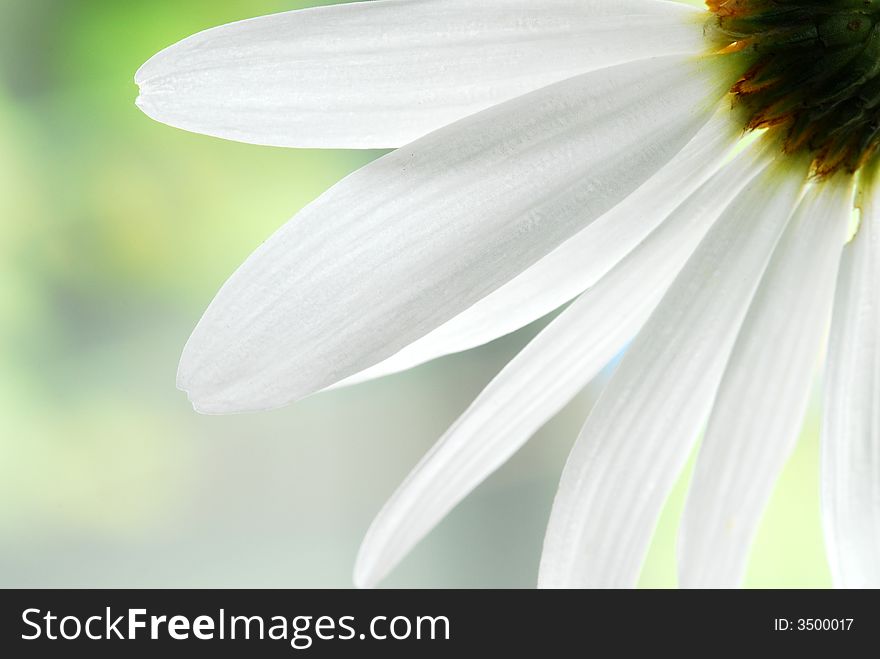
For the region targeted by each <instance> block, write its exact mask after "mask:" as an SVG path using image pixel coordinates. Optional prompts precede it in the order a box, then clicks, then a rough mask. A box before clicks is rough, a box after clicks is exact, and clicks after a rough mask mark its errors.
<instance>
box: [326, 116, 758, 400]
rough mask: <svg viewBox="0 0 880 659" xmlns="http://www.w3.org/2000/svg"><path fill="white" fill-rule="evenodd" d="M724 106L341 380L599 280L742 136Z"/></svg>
mask: <svg viewBox="0 0 880 659" xmlns="http://www.w3.org/2000/svg"><path fill="white" fill-rule="evenodd" d="M741 132H742V128H741V125H740V124H737V123H736V122H734V121H731V117H730V109H729V108H727V107H722V108H721V109H720V110H719V111H718V112H717V113H716V114H715V116H714V117H712V119H711V120H710V121H709V122H708V123H707V124H706V125H705V126H703V128H702V129H700V132H699V133H697V135H695V136H694V138H693V139H692V140H691V141H690V142H689V143H688V145H687V146H686V147H685V148H684V149H682V150H681V152H680V153H679V154H678V155H676V156H675V158H673V159H672V160H671V161H670V162H669V163H668V164H667V165H666V166H665V167H663V168H662V169H661V170H660V171H659V172H657V173H656V174H655V175H654V176H652V177H651V178H650V179H648V180H647V181H646V182H645V183H644V184H643V185H642V186H641V187H640V188H639V189H638V190H636V191H635V192H633V193H632V194H631V195H629V196H628V197H627V198H626V199H624V200H623V201H622V202H621V203H619V204H617V205H616V206H615V207H614V208H612V209H611V210H609V211H608V212H607V213H605V214H604V215H603V216H602V217H601V218H598V219H596V220H595V221H593V222H591V223H590V224H589V225H588V226H587V227H585V228H584V229H582V230H581V231H580V232H578V233H577V234H576V235H575V236H574V237H572V238H571V239H569V240H567V241H565V242H564V243H563V244H562V245H560V246H559V247H557V248H556V249H555V250H553V251H552V252H551V253H550V254H548V255H547V256H545V257H544V258H542V259H541V260H540V261H538V262H537V263H535V265H533V266H532V267H530V268H528V269H527V270H526V271H525V272H522V273H520V274H519V275H517V276H516V277H514V278H513V279H511V280H510V281H509V282H507V283H506V284H504V285H503V286H501V288H498V289H497V290H495V291H493V292H492V293H490V294H489V295H487V296H486V297H484V298H483V299H481V300H479V301H478V302H477V303H476V304H474V305H473V306H471V307H470V308H468V309H467V310H465V311H464V312H463V313H461V314H459V315H458V316H455V317H454V318H453V319H452V320H450V321H449V322H447V323H444V324H443V325H441V326H440V327H438V328H437V329H435V330H434V331H432V332H430V333H428V334H426V335H425V336H423V337H422V338H421V339H419V340H418V341H415V342H414V343H411V344H410V345H408V346H406V347H405V348H404V349H403V350H401V351H400V352H398V353H396V354H395V355H393V356H392V357H390V358H389V359H386V360H385V361H383V362H380V363H378V364H376V365H375V366H371V367H370V368H368V369H366V370H365V371H362V372H361V373H357V374H355V375H353V376H352V377H350V378H347V379H346V380H344V381H342V382H340V383H337V385H335V386H346V385H351V384H357V383H359V382H364V381H366V380H371V379H374V378H380V377H383V376H385V375H389V374H391V373H397V372H400V371H405V370H406V369H409V368H412V367H414V366H418V365H419V364H423V363H425V362H427V361H430V360H432V359H436V358H437V357H442V356H444V355H449V354H452V353H454V352H460V351H462V350H468V349H470V348H474V347H476V346H479V345H483V344H484V343H488V342H489V341H493V340H494V339H497V338H498V337H500V336H503V335H505V334H508V333H510V332H513V331H516V330H518V329H519V328H521V327H524V326H525V325H528V324H529V323H530V322H532V321H533V320H537V319H538V318H541V317H542V316H544V315H546V314H548V313H550V312H551V311H553V310H554V309H556V308H558V307H560V306H562V305H563V304H565V303H566V302H568V301H570V300H571V299H573V298H574V297H576V296H577V295H578V294H580V293H581V292H583V291H585V290H586V289H587V288H589V287H590V286H592V285H593V284H595V283H596V282H597V281H598V280H599V279H600V278H601V277H602V276H603V275H604V274H605V273H607V272H608V270H609V269H610V268H611V267H613V266H614V265H615V264H616V263H618V262H619V261H620V259H622V258H623V257H624V256H625V255H626V254H627V252H629V251H630V250H631V249H632V248H633V247H635V246H636V245H637V244H638V243H639V241H641V240H643V239H644V237H645V236H647V235H648V234H649V233H650V232H651V231H652V230H653V229H655V228H656V227H657V225H658V224H659V223H660V222H661V221H662V220H663V218H665V217H666V216H667V215H669V213H670V212H671V211H672V210H673V209H674V208H675V207H676V206H678V205H679V204H680V203H681V202H682V201H684V200H685V199H686V198H687V197H688V195H689V194H691V193H692V192H693V191H694V190H696V189H697V188H698V187H699V186H700V185H701V184H702V183H703V182H704V181H705V180H706V179H708V178H709V177H710V176H711V175H712V174H713V173H714V172H715V171H717V169H718V167H719V164H720V163H721V161H722V160H723V159H724V157H725V156H726V155H727V154H728V152H729V150H730V148H731V147H732V146H733V145H734V144H735V143H736V141H737V139H738V138H739V137H740V135H741Z"/></svg>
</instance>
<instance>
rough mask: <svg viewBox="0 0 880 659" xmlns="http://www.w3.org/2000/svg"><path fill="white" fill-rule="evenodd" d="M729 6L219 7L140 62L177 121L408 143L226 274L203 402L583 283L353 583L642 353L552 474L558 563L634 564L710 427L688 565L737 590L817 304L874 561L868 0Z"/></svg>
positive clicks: (840, 434)
mask: <svg viewBox="0 0 880 659" xmlns="http://www.w3.org/2000/svg"><path fill="white" fill-rule="evenodd" d="M708 4H709V7H708V9H706V10H699V9H696V8H693V7H688V6H685V5H682V4H678V3H674V2H665V1H662V0H481V1H480V2H474V0H376V1H374V2H359V3H353V4H346V5H340V6H331V7H322V8H315V9H307V10H302V11H294V12H288V13H283V14H277V15H272V16H265V17H261V18H255V19H252V20H247V21H242V22H239V23H233V24H231V25H226V26H222V27H218V28H215V29H212V30H208V31H206V32H202V33H200V34H197V35H195V36H192V37H190V38H188V39H185V40H183V41H181V42H180V43H178V44H176V45H174V46H171V47H170V48H167V49H166V50H163V51H162V52H160V53H159V54H157V55H156V56H155V57H153V58H152V59H151V60H150V61H148V62H147V63H146V64H145V65H144V66H143V67H142V68H141V69H140V71H138V73H137V83H138V85H139V86H140V88H141V93H140V97H139V99H138V104H139V106H140V107H141V108H142V109H143V110H144V112H146V113H147V114H148V115H150V116H151V117H154V118H156V119H158V120H159V121H162V122H165V123H167V124H170V125H172V126H177V127H180V128H184V129H187V130H191V131H196V132H200V133H205V134H208V135H215V136H218V137H223V138H228V139H234V140H241V141H245V142H252V143H255V144H269V145H276V146H287V147H334V148H339V147H341V148H376V147H399V148H397V150H395V151H392V152H391V153H389V154H388V155H386V156H384V157H382V158H379V159H378V160H376V161H375V162H373V163H371V164H370V165H368V166H366V167H364V168H363V169H361V170H360V171H358V172H355V173H354V174H352V175H351V176H349V177H347V178H345V179H344V180H342V181H340V182H339V183H338V184H337V185H335V186H334V187H333V188H331V189H330V190H328V191H327V192H326V193H325V194H323V195H322V196H321V197H319V198H318V199H316V200H315V201H314V202H312V203H311V204H310V205H309V206H307V207H306V208H305V209H304V210H302V211H301V212H300V213H299V214H297V215H296V216H295V217H294V218H293V219H292V220H291V221H290V222H289V223H288V224H286V225H285V226H283V227H282V228H281V229H280V230H279V231H278V232H277V233H275V234H274V235H273V236H272V237H270V238H269V239H268V240H267V241H266V242H265V243H264V244H263V245H262V246H261V247H260V248H259V249H258V250H257V251H256V252H254V254H253V255H252V256H251V257H250V258H249V259H248V260H247V261H246V262H245V263H244V265H242V266H241V267H240V268H239V269H238V271H236V272H235V273H234V274H233V275H232V277H231V278H230V279H229V281H228V282H227V283H226V284H225V285H224V286H223V288H222V289H221V290H220V292H219V293H218V294H217V296H216V298H215V299H214V301H213V302H212V303H211V305H210V306H209V307H208V309H207V311H206V312H205V314H204V317H203V318H202V320H201V321H200V322H199V324H198V326H197V327H196V329H195V331H194V332H193V334H192V336H191V338H190V340H189V342H188V343H187V345H186V348H185V349H184V353H183V357H182V360H181V364H180V371H179V386H180V387H181V388H182V389H184V390H186V391H187V393H188V394H189V397H190V399H191V400H192V402H193V405H194V406H195V408H196V409H197V410H199V411H201V412H205V413H211V414H215V413H216V414H219V413H231V412H242V411H251V410H262V409H269V408H274V407H278V406H281V405H286V404H288V403H291V402H293V401H295V400H297V399H300V398H302V397H304V396H307V395H309V394H312V393H314V392H317V391H320V390H323V389H326V388H328V387H333V386H339V385H342V384H351V383H354V382H358V381H363V380H366V379H369V378H374V377H379V376H381V375H385V374H388V373H392V372H397V371H401V370H404V369H407V368H410V367H412V366H415V365H417V364H420V363H423V362H425V361H427V360H430V359H434V358H437V357H440V356H442V355H446V354H449V353H452V352H456V351H460V350H464V349H467V348H471V347H473V346H477V345H480V344H483V343H486V342H488V341H490V340H492V339H494V338H496V337H498V336H501V335H503V334H506V333H508V332H511V331H513V330H515V329H517V328H519V327H522V326H523V325H525V324H527V323H529V322H530V321H532V320H535V319H536V318H539V317H541V316H543V315H545V314H547V313H548V312H550V311H552V310H554V309H556V308H558V307H560V306H561V305H563V304H565V303H566V302H569V301H572V300H574V301H573V302H572V303H571V305H570V306H568V307H567V308H566V309H565V310H564V311H562V312H561V313H560V314H559V315H558V316H557V318H556V319H555V320H554V321H553V322H552V323H551V324H550V325H549V326H548V327H547V328H546V329H545V330H544V331H543V332H542V333H541V334H540V335H539V336H538V337H537V338H535V339H534V341H533V342H532V343H531V344H530V345H529V346H527V347H526V348H525V350H523V351H522V352H521V353H520V354H519V355H518V356H517V357H516V358H514V359H513V361H511V363H510V364H509V365H508V366H507V367H506V368H505V369H504V370H503V371H502V372H501V373H500V374H499V375H498V376H497V377H496V378H495V380H494V381H493V382H492V383H491V384H489V386H488V387H487V388H486V389H485V391H483V393H482V394H481V395H480V396H479V398H478V399H477V400H476V401H475V402H474V403H473V405H472V406H471V407H470V408H469V409H468V410H467V411H466V412H465V413H464V414H463V415H462V417H461V418H460V419H458V421H456V423H455V424H454V425H453V426H452V427H451V428H450V429H449V430H448V432H447V433H446V434H445V435H444V436H443V437H442V438H441V439H440V441H439V442H438V443H437V445H436V446H435V447H434V448H433V449H432V450H431V451H430V452H429V453H428V454H427V455H426V456H425V457H424V458H423V459H422V461H421V462H420V463H419V464H418V465H417V466H416V467H415V469H414V470H413V472H412V473H411V474H410V476H409V477H408V478H407V479H406V481H405V482H404V483H403V484H402V485H401V486H400V488H399V489H398V491H397V492H396V493H395V494H394V495H393V497H392V498H391V500H390V501H389V502H388V503H387V505H386V506H385V508H384V509H383V510H382V511H381V512H380V513H379V515H378V517H377V518H376V520H375V522H374V523H373V525H372V527H371V528H370V530H369V532H368V533H367V537H366V539H365V540H364V543H363V546H362V548H361V552H360V555H359V557H358V561H357V566H356V568H355V580H356V582H357V583H358V584H360V585H373V584H376V583H377V582H379V581H380V580H381V579H382V578H383V577H384V576H385V575H386V574H387V573H388V572H389V571H390V570H391V569H392V568H393V567H394V566H395V565H396V564H397V563H398V561H400V559H401V558H402V557H403V556H404V555H405V554H406V553H407V552H408V551H409V550H410V549H411V548H412V547H413V546H414V545H415V544H416V543H417V542H418V541H419V540H420V539H421V538H422V537H423V536H424V535H425V534H426V533H428V532H429V531H430V530H431V528H432V527H433V526H434V525H435V524H437V522H438V521H439V520H440V519H441V518H442V517H443V516H444V515H446V514H447V513H448V512H449V511H450V510H451V509H452V508H453V507H454V506H455V505H456V504H457V503H458V502H459V501H461V499H462V498H463V497H465V496H466V495H467V494H468V493H469V492H470V491H471V490H473V489H474V487H476V486H477V485H478V484H479V483H480V482H481V481H482V480H483V479H485V478H486V477H487V476H488V475H489V474H490V473H492V472H493V471H494V470H495V469H497V468H498V467H499V466H500V465H501V464H502V463H504V461H505V460H507V459H508V458H509V457H510V456H511V455H512V454H513V453H514V452H515V451H516V450H517V449H518V448H519V447H520V446H522V444H523V443H524V442H526V441H527V440H528V439H529V437H530V436H531V435H532V434H533V433H534V432H535V431H536V430H537V429H538V428H539V427H540V426H541V425H542V424H544V423H545V422H546V421H547V420H548V419H549V418H550V417H551V416H552V415H553V414H555V413H556V412H557V411H558V410H559V409H560V408H561V407H563V406H564V405H565V404H566V403H567V402H568V401H569V400H571V398H572V397H574V396H575V395H576V394H577V392H578V391H579V390H580V389H582V388H583V387H584V386H585V385H586V384H587V383H588V382H589V381H590V380H591V379H592V378H593V377H594V376H595V375H596V374H597V373H598V372H599V371H600V370H601V369H602V368H603V367H604V366H605V365H606V364H607V363H608V362H609V361H611V360H612V359H613V358H614V357H615V356H616V355H618V354H619V353H620V352H621V351H622V350H624V348H627V346H628V348H627V349H626V352H625V354H624V356H623V358H622V360H621V362H620V364H619V366H618V367H617V369H616V371H615V373H614V375H613V376H612V378H611V380H610V382H609V384H608V385H607V388H606V389H605V391H604V393H603V395H602V396H601V398H600V400H599V401H598V403H597V404H596V406H595V408H594V409H593V411H592V412H591V414H590V416H589V418H588V419H587V421H586V424H585V425H584V428H583V430H582V432H581V435H580V437H579V438H578V440H577V442H576V444H575V446H574V449H573V450H572V452H571V455H570V457H569V459H568V463H567V465H566V467H565V471H564V473H563V475H562V481H561V483H560V486H559V491H558V494H557V497H556V501H555V503H554V506H553V512H552V515H551V519H550V523H549V527H548V530H547V536H546V540H545V544H544V553H543V557H542V561H541V567H540V575H539V585H541V586H546V587H564V586H598V587H606V586H621V587H631V586H634V585H635V583H636V581H637V578H638V575H639V570H640V567H641V564H642V561H643V559H644V557H645V554H646V551H647V549H648V543H649V540H650V538H651V535H652V532H653V529H654V527H655V524H656V522H657V518H658V516H659V513H660V511H661V508H662V506H663V504H664V501H665V499H666V497H667V495H668V493H669V491H670V489H671V487H672V485H673V483H674V482H675V481H676V479H677V477H678V475H679V474H680V472H681V470H682V468H683V466H684V464H685V462H686V460H687V458H688V456H689V454H690V453H691V451H692V448H693V447H694V445H695V443H696V441H697V439H698V436H699V435H700V432H701V430H702V429H703V428H704V427H705V434H704V438H703V440H702V444H701V446H700V451H699V456H698V460H697V465H696V470H695V473H694V476H693V481H692V484H691V489H690V494H689V497H688V503H687V507H686V511H685V514H684V519H683V521H682V525H681V538H680V540H681V541H680V547H679V555H680V582H681V584H682V585H683V586H736V585H738V584H739V583H740V581H741V579H742V576H743V571H744V567H745V564H746V559H747V556H748V551H749V546H750V543H751V540H752V538H753V536H754V533H755V529H756V527H757V525H758V522H759V519H760V517H761V514H762V511H763V509H764V507H765V504H766V502H767V499H768V497H769V495H770V492H771V489H772V487H773V484H774V481H775V480H776V478H777V476H778V474H779V472H780V470H781V469H782V466H783V464H784V463H785V461H786V458H787V456H788V455H789V454H790V452H791V450H792V447H793V445H794V443H795V441H796V438H797V436H798V432H799V428H800V425H801V423H802V420H803V417H804V413H805V410H806V407H807V403H808V395H809V390H810V387H811V379H812V378H811V375H812V373H813V371H814V369H815V368H816V366H817V365H818V362H819V361H820V360H819V356H820V355H821V354H823V352H824V351H825V347H826V346H825V344H826V334H827V333H828V332H827V330H828V326H829V324H830V325H832V328H831V332H830V341H829V342H828V345H827V355H828V359H827V362H828V368H827V377H826V391H827V394H826V401H825V422H824V436H823V475H822V481H823V493H824V496H823V509H824V510H823V513H824V521H825V529H826V537H827V544H828V548H829V556H830V561H831V565H832V572H833V575H834V581H835V583H836V585H838V586H875V587H876V586H880V416H878V415H880V402H878V401H880V295H878V289H877V287H878V285H880V202H878V200H877V199H876V198H875V196H874V191H875V190H876V189H877V183H876V180H877V175H876V172H877V170H878V168H877V166H876V164H875V152H876V146H877V143H878V140H880V2H878V1H877V0H870V1H865V0H711V1H710V2H709V3H708ZM756 129H761V131H759V132H760V133H761V135H760V137H758V138H757V139H751V140H747V141H743V136H744V135H752V136H756V135H758V132H755V131H756ZM856 193H858V194H859V195H860V197H859V198H860V199H861V203H860V204H857V203H856V200H857V198H856V196H855V195H856ZM854 209H855V210H857V211H859V212H856V213H854ZM854 217H855V220H854V219H853V218H854ZM832 309H833V322H832Z"/></svg>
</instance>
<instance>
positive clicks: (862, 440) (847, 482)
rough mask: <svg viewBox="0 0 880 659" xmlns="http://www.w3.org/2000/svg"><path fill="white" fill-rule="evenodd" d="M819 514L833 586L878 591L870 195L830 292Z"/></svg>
mask: <svg viewBox="0 0 880 659" xmlns="http://www.w3.org/2000/svg"><path fill="white" fill-rule="evenodd" d="M874 189H876V187H875V188H874ZM869 192H870V191H869ZM822 512H823V521H824V526H825V543H826V546H827V549H828V559H829V563H830V565H831V575H832V578H833V580H834V584H835V585H836V586H838V587H841V588H880V206H878V199H877V198H876V197H875V196H874V195H873V194H868V195H866V199H865V200H864V206H863V211H862V223H861V227H860V228H859V232H858V233H857V234H856V236H855V238H854V239H853V241H852V242H851V243H850V244H849V245H847V247H846V249H845V252H844V257H843V263H842V264H841V271H840V277H839V280H838V284H837V293H836V295H835V307H834V319H833V322H832V331H831V339H830V345H829V350H828V367H827V376H826V382H825V422H824V429H823V433H822Z"/></svg>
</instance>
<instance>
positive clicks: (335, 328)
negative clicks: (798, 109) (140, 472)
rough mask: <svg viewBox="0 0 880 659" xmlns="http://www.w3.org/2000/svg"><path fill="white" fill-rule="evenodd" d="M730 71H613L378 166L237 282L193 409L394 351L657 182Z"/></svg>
mask: <svg viewBox="0 0 880 659" xmlns="http://www.w3.org/2000/svg"><path fill="white" fill-rule="evenodd" d="M723 78H724V77H723V76H719V75H718V69H717V68H716V67H715V66H714V63H712V62H708V63H707V62H705V61H704V60H692V59H690V58H682V57H678V56H672V57H664V58H657V59H655V60H643V61H640V62H635V63H631V64H624V65H621V66H619V67H614V68H611V69H603V70H601V71H596V72H593V73H588V74H585V75H583V76H579V77H576V78H571V79H569V80H566V81H563V82H560V83H556V84H555V85H551V86H549V87H545V88H543V89H541V90H538V91H536V92H532V93H531V94H527V95H525V96H521V97H519V98H517V99H514V100H513V101H508V102H507V103H504V104H502V105H499V106H496V107H494V108H491V109H490V110H486V111H484V112H481V113H479V114H477V115H474V116H472V117H469V118H467V119H463V120H462V121H460V122H457V123H456V124H453V125H451V126H448V127H446V128H443V129H440V130H439V131H437V132H435V133H431V134H430V135H428V136H426V137H424V138H422V139H421V140H418V141H417V142H415V143H413V144H411V145H408V146H407V147H406V148H404V149H399V150H397V151H395V152H393V153H390V154H388V155H386V156H384V157H382V158H380V159H379V160H376V161H374V162H372V163H371V164H369V165H367V166H366V167H364V168H363V169H361V170H360V171H358V172H355V173H354V174H352V175H351V176H349V177H347V178H346V179H344V180H343V181H341V182H340V183H338V184H337V185H336V186H334V187H333V188H331V189H330V190H329V191H328V192H327V193H325V194H324V195H322V196H321V197H320V198H318V199H317V200H316V201H314V202H312V203H311V204H310V205H309V206H307V207H306V208H305V209H303V211H301V212H300V213H299V214H298V215H297V216H296V217H295V218H294V219H293V220H291V221H290V222H288V223H287V224H286V225H285V226H284V227H282V228H281V229H280V230H279V231H278V232H276V233H275V234H274V235H273V236H272V237H271V238H269V240H267V241H266V242H265V243H264V244H263V245H262V246H261V247H260V248H259V249H257V251H256V252H254V254H252V255H251V257H250V258H248V260H247V261H246V262H245V263H244V265H242V266H241V267H240V268H239V269H238V271H237V272H236V273H235V274H234V275H233V276H232V277H231V278H230V279H229V281H227V282H226V284H225V285H224V286H223V288H222V289H221V290H220V292H219V293H218V294H217V297H216V298H215V299H214V301H213V302H212V303H211V305H210V307H209V308H208V310H207V311H206V312H205V315H204V316H203V317H202V319H201V321H200V322H199V324H198V326H197V327H196V329H195V330H194V332H193V335H192V336H191V337H190V340H189V342H188V343H187V345H186V348H185V349H184V353H183V356H182V358H181V364H180V369H179V373H178V385H179V386H180V387H181V388H182V389H185V390H186V391H187V392H188V393H189V395H190V399H191V400H192V401H193V403H194V405H195V407H196V409H198V410H200V411H204V412H209V413H224V412H235V411H248V410H258V409H266V408H272V407H278V406H280V405H284V404H286V403H289V402H291V401H293V400H295V399H297V398H300V397H302V396H305V395H307V394H309V393H312V392H314V391H317V390H319V389H322V388H324V387H326V386H328V385H329V384H332V383H333V382H337V381H339V380H341V379H344V378H346V377H348V376H350V375H352V374H354V373H356V372H358V371H361V370H363V369H364V368H367V367H368V366H371V365H373V364H376V363H378V362H379V361H381V360H383V359H385V358H387V357H389V356H390V355H392V354H394V353H395V352H397V351H398V350H400V349H401V348H402V347H403V346H405V345H407V344H409V343H411V342H412V341H414V340H416V339H417V338H419V337H421V336H424V335H425V334H427V333H428V332H429V331H431V330H432V329H434V328H436V327H438V326H439V325H441V324H442V323H444V322H446V321H447V320H449V319H450V318H452V317H453V316H455V315H457V314H459V313H461V312H462V311H463V310H464V309H466V308H467V307H469V306H471V305H472V304H473V303H474V302H476V301H477V300H478V299H480V298H482V297H484V296H485V295H487V294H488V293H490V292H491V291H493V290H495V289H496V288H498V287H499V286H500V285H501V284H503V283H504V282H506V281H509V280H510V279H512V278H513V277H514V276H516V275H517V274H519V273H520V272H522V271H523V270H524V269H526V268H527V267H529V266H530V265H532V264H533V263H535V262H536V261H537V260H538V259H540V258H541V257H542V256H545V255H546V254H547V253H549V252H550V251H551V250H552V249H554V248H556V247H557V246H558V245H560V244H561V243H562V242H563V241H565V240H566V239H568V238H570V237H571V236H572V235H574V234H575V233H577V231H578V230H579V229H581V228H582V227H583V226H584V224H586V223H588V222H589V221H590V220H591V219H592V218H594V217H597V216H599V215H601V214H603V213H604V212H606V211H607V210H608V209H609V208H611V207H613V206H614V205H615V204H617V203H619V202H620V200H621V199H623V198H624V197H625V196H626V195H628V194H629V193H630V192H632V191H633V190H634V189H636V188H637V187H638V186H639V185H641V183H643V182H644V181H645V180H647V178H648V177H650V176H651V175H653V174H654V173H655V172H656V171H657V170H658V169H659V168H660V167H662V166H663V165H664V164H665V163H666V162H668V161H669V160H670V159H671V158H672V157H673V156H674V155H675V153H677V152H678V151H679V150H680V149H681V148H682V147H683V146H684V145H685V144H686V143H687V141H688V140H690V139H691V138H692V137H693V135H694V134H695V133H696V132H697V130H699V128H700V127H701V126H702V125H703V124H705V122H706V121H707V120H708V119H709V117H710V116H711V114H712V112H713V107H714V105H715V104H716V103H717V101H718V99H719V98H720V96H721V95H722V94H723V93H724V91H725V88H726V86H727V85H729V82H730V81H729V80H724V79H723ZM658 118H659V119H658Z"/></svg>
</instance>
